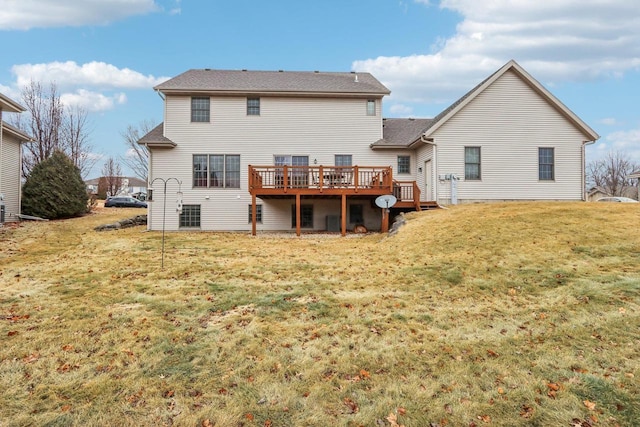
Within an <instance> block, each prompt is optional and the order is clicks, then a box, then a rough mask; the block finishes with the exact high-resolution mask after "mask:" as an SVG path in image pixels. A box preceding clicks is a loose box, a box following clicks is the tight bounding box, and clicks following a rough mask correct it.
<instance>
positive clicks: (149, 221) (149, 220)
mask: <svg viewBox="0 0 640 427" xmlns="http://www.w3.org/2000/svg"><path fill="white" fill-rule="evenodd" d="M144 146H145V147H147V153H149V160H147V162H148V163H147V206H148V208H147V231H151V224H152V221H153V215H152V211H153V209H152V208H151V206H153V204H151V206H149V202H151V203H153V200H149V197H148V196H149V187H151V184H150V183H151V181H153V180H152V179H151V177H152V176H153V174H152V170H151V164H152V162H151V150H150V149H149V144H144ZM152 198H153V195H152Z"/></svg>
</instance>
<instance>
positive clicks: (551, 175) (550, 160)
mask: <svg viewBox="0 0 640 427" xmlns="http://www.w3.org/2000/svg"><path fill="white" fill-rule="evenodd" d="M553 151H554V150H553V148H552V147H539V148H538V179H539V180H540V181H553V180H554V179H555V161H554V152H553Z"/></svg>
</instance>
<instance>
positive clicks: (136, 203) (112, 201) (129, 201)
mask: <svg viewBox="0 0 640 427" xmlns="http://www.w3.org/2000/svg"><path fill="white" fill-rule="evenodd" d="M104 207H105V208H146V207H147V203H146V202H143V201H140V200H138V199H134V198H133V197H129V196H116V197H109V198H108V199H107V200H106V201H105V202H104Z"/></svg>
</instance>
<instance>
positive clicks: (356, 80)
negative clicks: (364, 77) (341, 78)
mask: <svg viewBox="0 0 640 427" xmlns="http://www.w3.org/2000/svg"><path fill="white" fill-rule="evenodd" d="M353 81H354V83H358V75H357V74H356V78H355V79H354V80H353Z"/></svg>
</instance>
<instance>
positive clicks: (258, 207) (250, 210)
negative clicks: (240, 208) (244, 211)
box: [249, 205, 262, 224]
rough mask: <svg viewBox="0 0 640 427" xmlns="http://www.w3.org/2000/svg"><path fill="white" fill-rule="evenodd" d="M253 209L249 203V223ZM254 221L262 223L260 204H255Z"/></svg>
mask: <svg viewBox="0 0 640 427" xmlns="http://www.w3.org/2000/svg"><path fill="white" fill-rule="evenodd" d="M252 213H253V211H252V209H251V205H249V224H251V222H252V221H251V220H252V219H253V218H252V215H251V214H252ZM256 222H259V223H262V205H256Z"/></svg>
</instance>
